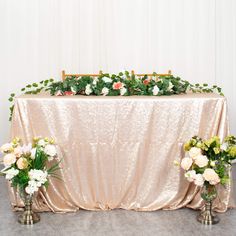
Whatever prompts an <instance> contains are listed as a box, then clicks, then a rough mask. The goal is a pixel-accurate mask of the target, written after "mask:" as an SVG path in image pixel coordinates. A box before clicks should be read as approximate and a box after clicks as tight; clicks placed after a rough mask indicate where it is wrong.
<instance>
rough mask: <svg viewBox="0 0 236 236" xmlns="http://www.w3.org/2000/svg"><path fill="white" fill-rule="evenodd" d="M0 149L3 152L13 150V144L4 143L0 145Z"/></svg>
mask: <svg viewBox="0 0 236 236" xmlns="http://www.w3.org/2000/svg"><path fill="white" fill-rule="evenodd" d="M0 150H1V152H2V153H4V152H9V151H11V150H12V144H11V143H6V144H3V145H2V146H1V147H0Z"/></svg>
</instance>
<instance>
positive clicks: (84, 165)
mask: <svg viewBox="0 0 236 236" xmlns="http://www.w3.org/2000/svg"><path fill="white" fill-rule="evenodd" d="M227 134H228V117H227V103H226V99H225V98H224V97H221V96H219V95H216V94H185V95H176V96H164V97H153V96H150V97H149V96H133V97H103V96H99V97H97V96H63V97H54V96H53V97H52V96H50V95H47V94H41V95H22V96H20V97H18V98H16V101H15V109H14V114H13V120H12V133H11V135H12V137H14V136H18V137H21V138H22V139H23V141H25V142H30V141H31V140H32V137H34V136H43V137H44V136H48V137H53V138H55V140H56V143H57V145H58V152H59V154H58V159H61V158H62V159H63V160H62V163H61V167H62V169H61V171H60V172H61V176H62V179H63V181H60V180H57V179H53V178H51V179H50V186H49V188H48V189H47V191H45V189H41V190H40V191H39V194H38V196H37V199H36V201H35V205H34V207H35V208H36V209H37V210H39V211H54V212H72V211H76V210H78V209H79V208H83V209H88V210H98V209H102V210H106V209H114V208H123V209H129V210H131V209H133V210H138V211H154V210H158V209H177V208H181V207H185V206H187V207H190V208H194V209H197V208H200V207H201V206H202V201H201V197H200V193H199V188H197V187H195V186H194V185H193V184H191V183H189V182H187V181H186V180H185V178H184V176H183V172H182V171H181V170H179V169H178V168H176V167H175V166H174V165H173V161H174V160H177V161H179V160H181V158H183V156H184V153H183V143H184V142H186V141H187V140H189V139H190V138H191V137H192V136H194V135H199V136H201V137H202V138H209V137H211V136H212V135H219V136H220V137H221V138H223V137H225V136H226V135H227ZM231 189H232V188H231V184H229V186H228V187H227V189H224V188H223V187H219V197H218V198H217V200H216V201H215V203H214V208H215V210H217V211H226V209H227V208H228V207H232V206H234V203H233V200H232V199H233V198H232V194H231ZM10 197H11V203H12V205H13V207H14V208H18V207H21V206H22V202H21V201H20V199H19V196H18V195H17V193H15V192H14V190H13V189H10Z"/></svg>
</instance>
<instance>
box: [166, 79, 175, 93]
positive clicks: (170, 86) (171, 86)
mask: <svg viewBox="0 0 236 236" xmlns="http://www.w3.org/2000/svg"><path fill="white" fill-rule="evenodd" d="M173 87H174V85H173V84H172V83H171V82H170V81H169V86H168V88H167V90H169V91H170V90H171V89H172V88H173Z"/></svg>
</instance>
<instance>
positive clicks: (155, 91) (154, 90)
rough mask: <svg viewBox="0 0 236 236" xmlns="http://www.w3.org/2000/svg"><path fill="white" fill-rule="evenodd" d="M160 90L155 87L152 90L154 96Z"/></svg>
mask: <svg viewBox="0 0 236 236" xmlns="http://www.w3.org/2000/svg"><path fill="white" fill-rule="evenodd" d="M159 91H160V89H159V88H158V86H157V85H155V86H154V87H153V89H152V93H153V95H154V96H156V95H157V94H158V93H159Z"/></svg>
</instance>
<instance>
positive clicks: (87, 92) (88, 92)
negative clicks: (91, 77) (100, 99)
mask: <svg viewBox="0 0 236 236" xmlns="http://www.w3.org/2000/svg"><path fill="white" fill-rule="evenodd" d="M91 93H92V89H91V85H90V84H87V85H86V87H85V94H86V95H90V94H91Z"/></svg>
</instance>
